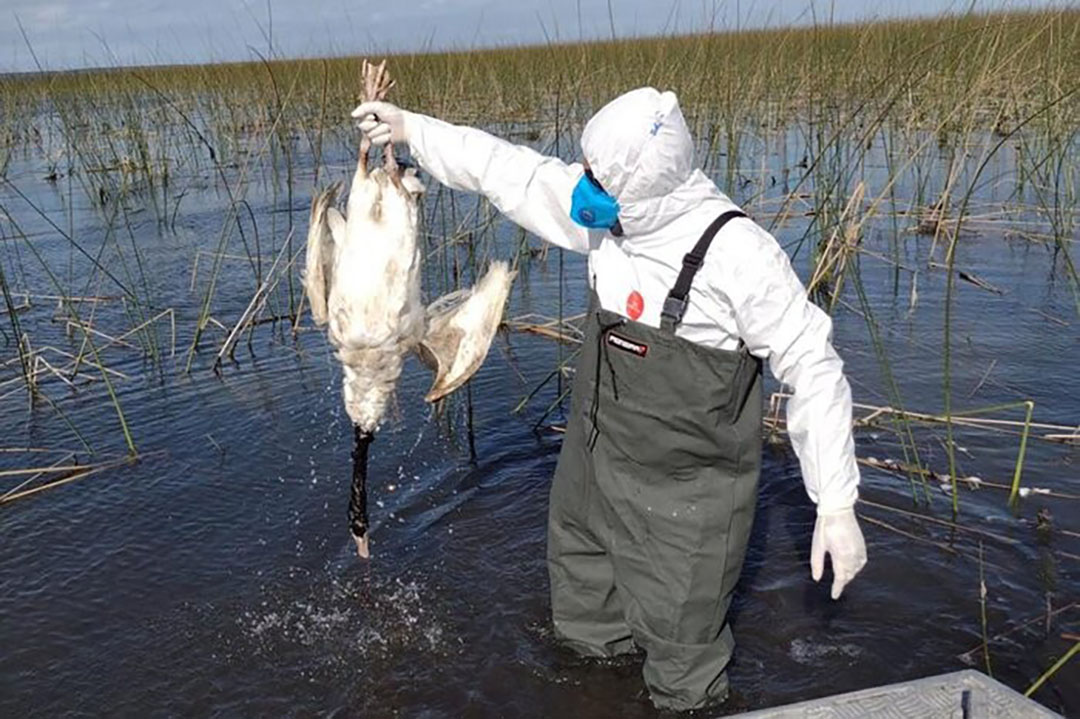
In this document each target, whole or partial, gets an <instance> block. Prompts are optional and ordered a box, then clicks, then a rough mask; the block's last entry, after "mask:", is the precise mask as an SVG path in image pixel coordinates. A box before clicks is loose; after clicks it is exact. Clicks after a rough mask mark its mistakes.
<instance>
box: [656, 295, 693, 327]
mask: <svg viewBox="0 0 1080 719" xmlns="http://www.w3.org/2000/svg"><path fill="white" fill-rule="evenodd" d="M686 305H687V301H686V298H685V297H675V296H674V295H668V296H667V297H666V298H665V299H664V309H662V310H661V311H660V317H661V319H667V320H671V321H672V322H674V323H675V324H679V323H680V322H682V318H683V315H685V314H686Z"/></svg>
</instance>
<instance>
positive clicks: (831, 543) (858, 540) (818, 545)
mask: <svg viewBox="0 0 1080 719" xmlns="http://www.w3.org/2000/svg"><path fill="white" fill-rule="evenodd" d="M826 554H828V555H829V557H830V559H831V561H832V571H833V584H832V598H833V599H839V598H840V594H841V592H843V591H844V587H845V586H846V585H847V583H848V582H850V581H851V580H852V579H853V578H854V577H855V575H856V574H858V573H859V570H860V569H862V568H863V566H864V565H865V564H866V542H865V541H864V540H863V535H862V530H860V529H859V522H858V520H856V519H855V510H854V509H841V510H838V511H835V512H818V518H817V523H816V524H815V525H814V539H813V541H812V542H811V543H810V574H811V576H812V577H813V578H814V581H815V582H818V581H821V575H822V573H823V572H824V571H825V555H826Z"/></svg>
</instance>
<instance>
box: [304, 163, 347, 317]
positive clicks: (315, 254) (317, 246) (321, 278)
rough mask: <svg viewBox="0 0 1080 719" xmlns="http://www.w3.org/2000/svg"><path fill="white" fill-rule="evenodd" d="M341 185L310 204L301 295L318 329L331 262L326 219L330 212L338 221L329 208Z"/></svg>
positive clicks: (323, 314)
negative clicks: (303, 295)
mask: <svg viewBox="0 0 1080 719" xmlns="http://www.w3.org/2000/svg"><path fill="white" fill-rule="evenodd" d="M340 187H341V185H340V184H333V185H331V186H330V187H328V188H326V189H325V190H323V191H322V192H320V193H319V194H317V195H316V196H315V197H314V198H313V199H312V201H311V215H310V216H309V218H308V237H307V251H306V252H305V256H304V265H305V266H304V291H305V292H306V293H307V298H308V304H310V305H311V318H312V319H313V320H314V321H315V324H317V325H324V324H326V319H327V308H326V304H327V299H328V298H329V296H330V287H331V273H332V265H333V262H332V261H330V262H327V258H332V257H333V254H334V252H333V250H334V234H333V231H332V227H331V226H330V225H329V224H328V215H329V214H330V212H331V211H332V212H333V213H337V214H338V216H339V217H340V215H341V213H339V212H337V210H336V209H335V208H334V207H332V205H333V204H334V200H335V199H336V198H337V193H338V190H339V189H340Z"/></svg>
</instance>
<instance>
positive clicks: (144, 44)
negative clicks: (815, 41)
mask: <svg viewBox="0 0 1080 719" xmlns="http://www.w3.org/2000/svg"><path fill="white" fill-rule="evenodd" d="M1066 4H1068V2H1062V1H1061V0H1057V1H1055V0H1045V1H1043V0H976V2H975V8H976V9H977V10H993V9H1000V8H1028V7H1042V6H1062V5H1066ZM1074 4H1075V1H1074ZM970 5H971V0H909V1H908V2H899V1H897V0H876V1H875V2H863V1H858V0H817V1H816V2H810V1H809V0H807V1H801V0H759V1H757V2H755V1H753V0H724V1H721V0H610V6H611V13H610V15H609V12H608V6H609V0H269V2H268V0H249V1H244V0H169V1H166V0H0V72H11V71H25V70H33V69H34V68H35V61H34V59H33V57H32V56H31V53H30V50H29V48H28V45H27V42H26V40H24V39H23V37H22V33H21V32H20V30H19V23H21V25H22V27H23V29H24V30H25V33H26V36H27V38H28V39H29V42H30V46H32V48H33V51H34V54H36V56H37V59H38V61H39V62H40V64H41V65H42V66H43V67H45V68H46V69H50V70H56V69H62V68H73V67H87V66H99V65H117V64H143V63H167V62H212V61H220V60H244V59H253V58H255V57H256V51H258V52H261V53H264V54H265V53H266V52H267V48H268V47H269V44H270V43H269V39H268V38H270V37H272V39H273V47H274V54H275V55H278V56H288V57H297V56H324V55H340V54H354V53H373V52H374V53H377V52H383V51H393V50H418V49H424V48H432V49H448V48H461V47H473V46H480V45H483V46H490V45H505V44H516V43H537V42H545V41H546V40H548V39H550V40H556V39H558V40H564V41H566V40H576V39H578V38H579V37H584V38H595V37H606V36H610V34H611V30H612V28H611V25H612V22H611V20H612V18H613V20H614V30H615V33H616V34H617V35H619V36H626V35H635V34H636V35H645V34H658V33H663V32H675V31H677V32H686V31H694V30H702V29H706V28H708V27H709V26H710V25H712V26H713V27H716V28H721V29H730V28H735V27H736V26H741V27H762V26H777V25H791V24H809V23H812V22H814V19H815V18H817V21H818V22H824V21H827V20H828V19H829V18H830V17H831V18H832V19H834V20H835V21H841V22H843V21H852V20H863V19H872V18H885V17H898V16H910V15H936V14H939V13H943V12H949V11H952V12H962V11H964V10H966V9H967V8H968V7H969V6H970ZM271 18H272V23H271V22H270V20H271ZM16 21H18V22H16ZM271 29H272V32H271Z"/></svg>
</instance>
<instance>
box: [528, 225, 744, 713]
mask: <svg viewBox="0 0 1080 719" xmlns="http://www.w3.org/2000/svg"><path fill="white" fill-rule="evenodd" d="M740 216H744V215H742V213H735V212H731V213H724V214H723V215H721V216H720V217H719V218H717V220H716V221H715V222H713V224H712V225H711V226H710V227H709V229H708V230H706V232H705V234H704V235H703V236H702V238H701V240H699V241H698V243H697V245H696V246H695V247H694V250H693V251H692V252H690V253H689V254H687V255H686V258H684V260H683V269H682V272H681V273H680V275H679V278H678V281H677V282H676V284H675V287H674V288H672V290H671V292H670V293H669V294H668V299H667V302H665V305H664V312H663V315H662V320H661V326H660V328H659V329H656V328H652V327H648V326H646V325H643V324H641V323H638V322H634V321H632V320H628V319H625V318H623V317H621V316H619V315H617V314H615V313H613V312H608V311H606V310H603V309H599V304H598V302H597V300H596V297H595V295H594V296H593V299H592V303H591V307H590V310H589V312H588V320H587V321H588V328H587V334H586V339H585V344H584V346H583V350H582V354H581V357H580V359H579V360H578V365H577V373H576V377H575V380H574V387H573V401H572V407H571V417H570V422H569V425H568V427H567V432H566V437H565V439H564V441H563V446H562V451H561V453H560V455H559V463H558V467H557V469H556V470H555V478H554V481H553V483H552V487H551V503H550V513H549V519H548V570H549V573H550V577H551V605H552V614H553V619H554V625H555V631H556V634H557V635H558V636H559V637H560V638H561V639H563V640H564V641H566V642H567V643H568V644H569V645H570V646H572V647H573V648H575V649H577V650H578V651H580V652H582V653H584V654H589V655H593V656H612V655H615V654H619V653H622V652H626V651H630V650H631V649H632V648H633V646H634V645H635V644H636V645H637V646H640V647H641V648H643V649H644V650H645V653H646V659H645V668H644V678H645V683H646V685H647V687H648V689H649V692H650V695H651V696H652V700H653V703H654V704H656V705H657V706H659V707H665V708H672V709H679V710H683V709H693V708H698V707H702V706H707V705H709V704H713V703H716V702H719V701H722V700H723V699H724V698H725V697H726V696H727V677H726V675H725V673H724V669H725V667H726V666H727V664H728V661H729V660H730V657H731V652H732V649H733V647H734V640H733V638H732V635H731V630H730V628H729V627H728V626H727V623H726V621H725V615H726V614H727V609H728V605H729V604H730V601H731V595H732V592H733V590H734V588H735V584H736V582H737V581H738V578H739V572H740V571H741V569H742V562H743V557H744V556H745V554H746V545H747V540H748V539H749V536H750V525H751V523H752V521H753V513H754V504H755V498H756V492H757V480H758V473H759V471H760V468H761V399H762V398H761V362H760V361H759V360H758V359H757V358H755V357H754V356H753V355H751V354H750V353H749V352H748V351H747V350H746V348H745V347H744V346H742V345H741V344H740V347H739V349H738V350H735V351H730V350H718V349H713V348H709V347H703V346H701V345H698V344H695V343H693V342H690V341H688V340H684V339H682V338H680V337H676V336H675V328H676V326H677V325H678V323H679V322H680V321H681V319H682V314H683V312H684V311H685V307H686V301H687V296H688V294H689V290H690V284H691V282H692V281H693V277H694V274H695V273H696V272H697V269H698V268H699V267H700V266H701V262H702V260H703V258H704V256H705V252H706V251H707V250H708V246H709V244H710V242H711V241H712V238H713V236H715V234H716V232H717V231H718V230H719V229H720V227H722V226H723V224H724V223H725V222H727V221H728V220H730V219H732V218H733V217H740Z"/></svg>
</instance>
